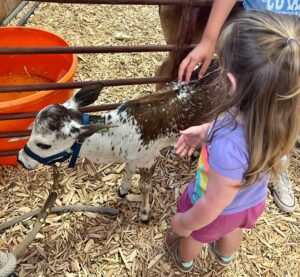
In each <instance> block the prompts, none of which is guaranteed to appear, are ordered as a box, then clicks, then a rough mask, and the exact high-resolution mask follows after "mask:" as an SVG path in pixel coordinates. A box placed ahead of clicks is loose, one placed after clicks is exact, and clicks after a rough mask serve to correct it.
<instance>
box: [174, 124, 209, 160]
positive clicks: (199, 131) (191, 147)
mask: <svg viewBox="0 0 300 277" xmlns="http://www.w3.org/2000/svg"><path fill="white" fill-rule="evenodd" d="M209 125H210V124H209V123H206V124H202V125H200V126H193V127H190V128H188V129H186V130H184V131H179V132H180V137H179V140H178V141H177V143H176V144H175V145H174V148H175V150H176V154H177V155H179V156H180V157H185V156H191V155H192V154H193V152H194V151H195V149H196V148H197V147H198V146H199V145H200V143H201V142H204V141H205V138H206V135H207V131H208V127H209Z"/></svg>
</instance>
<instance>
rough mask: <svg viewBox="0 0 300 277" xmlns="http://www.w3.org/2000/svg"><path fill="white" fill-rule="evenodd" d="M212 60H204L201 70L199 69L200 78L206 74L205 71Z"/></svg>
mask: <svg viewBox="0 0 300 277" xmlns="http://www.w3.org/2000/svg"><path fill="white" fill-rule="evenodd" d="M210 61H211V59H205V60H203V62H202V65H201V68H200V71H199V76H198V77H199V79H200V78H201V77H202V76H203V75H204V74H205V72H206V70H207V68H208V66H209V64H210Z"/></svg>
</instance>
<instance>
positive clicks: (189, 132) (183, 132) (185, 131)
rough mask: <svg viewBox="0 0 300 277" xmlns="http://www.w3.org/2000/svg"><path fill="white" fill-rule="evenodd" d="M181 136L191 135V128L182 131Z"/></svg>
mask: <svg viewBox="0 0 300 277" xmlns="http://www.w3.org/2000/svg"><path fill="white" fill-rule="evenodd" d="M179 134H180V135H181V137H183V136H186V135H189V134H191V127H190V128H187V129H185V130H180V131H179Z"/></svg>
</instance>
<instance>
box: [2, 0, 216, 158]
mask: <svg viewBox="0 0 300 277" xmlns="http://www.w3.org/2000/svg"><path fill="white" fill-rule="evenodd" d="M32 2H52V3H60V4H66V3H74V4H75V3H76V4H85V5H87V4H94V5H96V4H102V5H104V4H106V5H107V4H109V5H125V4H126V5H180V6H182V15H181V19H180V26H179V34H178V37H179V40H178V42H177V44H176V45H135V46H126V45H125V46H70V47H64V46H62V47H0V55H19V54H61V53H75V54H78V53H81V54H82V53H130V52H166V51H173V52H175V60H174V64H173V70H176V68H177V67H178V66H179V64H180V61H181V59H182V57H183V54H184V53H186V51H189V50H191V49H192V48H193V47H194V45H191V44H190V43H191V39H192V35H193V31H194V30H195V25H196V21H197V14H198V12H199V8H201V6H202V7H204V6H206V7H207V6H211V4H212V0H42V1H40V0H39V1H38V0H32ZM169 81H171V76H161V77H151V78H150V77H149V78H133V79H114V80H98V81H86V82H69V83H51V84H50V83H49V84H37V85H18V86H0V93H1V92H8V93H9V92H24V91H42V90H43V91H45V90H55V89H75V88H81V87H84V86H87V85H91V84H100V83H101V84H103V85H104V86H124V85H136V84H150V83H158V82H169ZM118 105H120V104H114V103H113V104H106V105H95V106H91V107H85V108H82V109H81V111H83V112H96V111H104V110H111V109H115V108H116V107H117V106H118ZM36 114H37V113H36V112H26V113H9V114H3V113H0V120H11V119H25V118H34V117H35V116H36ZM30 132H31V131H30V130H25V131H14V132H0V139H1V138H10V137H24V136H28V135H30ZM18 151H19V149H14V150H8V151H0V157H1V156H14V155H16V154H17V153H18Z"/></svg>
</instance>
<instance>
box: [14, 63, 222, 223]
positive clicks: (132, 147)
mask: <svg viewBox="0 0 300 277" xmlns="http://www.w3.org/2000/svg"><path fill="white" fill-rule="evenodd" d="M217 71H218V65H217V63H216V62H213V63H212V64H211V66H210V68H209V72H210V73H208V74H207V75H206V76H205V77H204V78H202V79H201V80H200V81H197V80H194V81H192V82H191V83H190V86H186V85H184V84H182V85H178V84H177V83H172V84H170V85H169V86H168V87H167V89H166V90H165V91H163V92H161V93H155V94H151V95H148V96H144V97H141V98H139V99H136V100H131V101H127V102H125V103H124V104H122V105H120V106H119V107H118V108H117V109H116V110H113V111H110V112H106V113H103V114H102V115H90V121H89V124H87V125H83V123H82V114H81V112H80V111H79V110H78V108H80V107H83V106H86V105H89V104H91V103H93V102H94V101H95V100H96V99H97V97H98V95H99V93H100V90H101V89H99V87H97V88H95V87H94V88H91V87H87V88H83V89H81V90H80V91H79V92H78V93H77V94H76V95H75V97H74V98H72V99H71V100H70V101H68V102H67V103H65V104H64V105H58V104H56V105H50V106H47V107H45V108H44V109H42V110H41V111H40V112H39V113H38V115H37V117H36V119H35V122H34V125H33V129H32V134H31V136H30V138H29V141H28V143H27V145H26V147H25V148H24V149H22V150H21V151H20V152H19V155H18V160H19V161H20V162H21V163H22V164H23V166H24V167H25V168H27V169H33V168H35V167H36V165H37V164H38V163H39V162H42V163H46V164H49V157H52V158H53V159H54V160H55V159H56V158H58V157H60V155H61V154H62V153H64V154H65V153H67V154H70V153H72V152H75V150H74V149H76V147H77V146H75V147H74V143H75V142H76V141H77V140H80V144H82V147H81V149H80V153H79V156H81V157H86V158H87V159H89V160H90V161H92V162H95V163H119V162H122V163H123V162H126V167H125V170H126V175H125V178H124V180H123V182H122V185H121V187H120V188H119V194H120V195H121V196H125V195H126V194H127V193H128V190H129V187H130V183H131V178H132V175H133V174H134V173H135V172H137V173H139V174H140V176H141V178H140V183H139V185H140V190H141V193H142V196H143V200H142V203H141V207H140V211H139V216H140V218H141V220H142V221H147V220H148V217H149V190H150V183H151V179H152V176H153V173H154V169H155V164H156V162H157V159H158V157H159V155H160V150H162V149H163V148H165V147H167V146H171V145H173V143H174V142H176V140H177V138H178V133H179V130H183V129H186V128H188V127H190V126H193V125H199V124H202V123H204V122H207V121H208V120H210V119H211V118H210V117H208V113H209V112H211V111H212V109H213V108H214V107H216V105H217V104H218V103H219V101H220V100H218V99H219V97H218V96H220V95H221V93H220V91H219V89H218V86H211V81H212V80H214V79H215V78H216V75H217V74H218V72H217ZM195 76H197V73H196V74H195ZM109 126H114V127H113V128H108V130H107V131H106V132H103V131H102V132H101V129H103V128H106V127H109ZM71 159H73V158H71ZM158 185H159V184H158Z"/></svg>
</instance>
